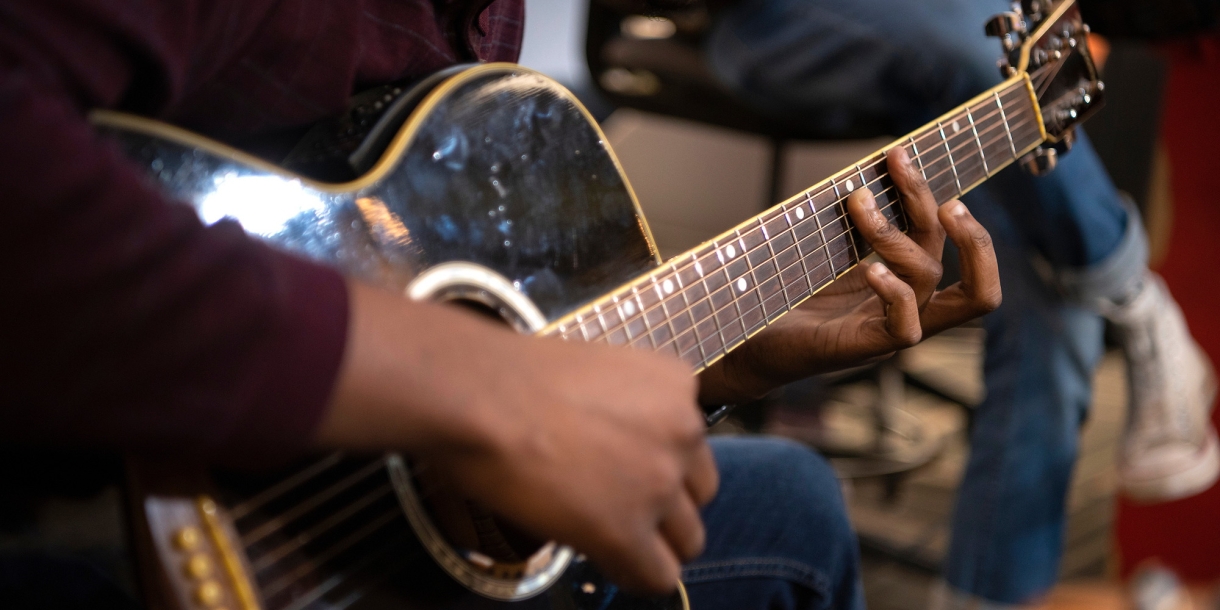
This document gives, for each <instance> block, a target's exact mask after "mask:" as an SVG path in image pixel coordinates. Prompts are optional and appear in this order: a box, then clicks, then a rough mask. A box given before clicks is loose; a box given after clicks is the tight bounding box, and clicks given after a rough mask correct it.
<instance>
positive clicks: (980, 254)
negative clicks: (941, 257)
mask: <svg viewBox="0 0 1220 610" xmlns="http://www.w3.org/2000/svg"><path fill="white" fill-rule="evenodd" d="M940 219H941V222H942V224H943V225H944V227H945V229H946V231H947V233H948V234H949V239H951V240H953V243H954V244H955V245H957V248H958V250H959V251H960V252H961V272H962V280H961V281H960V282H958V283H956V284H954V285H952V286H950V287H948V288H946V289H944V290H941V291H939V292H937V293H936V294H935V295H933V297H932V299H931V300H930V301H929V302H928V305H927V306H926V307H925V308H924V310H923V313H922V314H921V316H920V317H921V319H922V325H923V328H924V332H925V334H928V335H931V334H935V333H938V332H941V331H943V330H945V329H948V328H953V327H955V326H959V325H961V324H962V323H963V322H966V321H968V320H972V319H974V318H977V317H979V316H981V315H983V314H986V313H989V312H991V311H994V310H995V309H996V308H998V307H999V306H1000V302H1001V300H1002V298H1003V297H1002V292H1001V289H1000V273H999V265H998V263H997V262H996V256H995V248H994V246H993V245H992V243H991V235H990V234H988V233H987V230H986V229H984V228H983V225H981V224H979V222H978V220H976V219H975V218H974V216H973V215H972V214H971V213H970V210H968V209H966V206H965V204H963V203H962V202H960V201H957V200H954V201H951V202H949V203H947V204H945V205H944V206H943V207H942V208H941V210H940Z"/></svg>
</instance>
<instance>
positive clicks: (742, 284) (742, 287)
mask: <svg viewBox="0 0 1220 610" xmlns="http://www.w3.org/2000/svg"><path fill="white" fill-rule="evenodd" d="M746 286H747V284H746V278H744V277H743V278H739V279H738V280H737V289H738V290H740V291H741V292H745V291H746Z"/></svg>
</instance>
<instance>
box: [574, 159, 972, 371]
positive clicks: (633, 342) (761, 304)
mask: <svg viewBox="0 0 1220 610" xmlns="http://www.w3.org/2000/svg"><path fill="white" fill-rule="evenodd" d="M992 143H994V141H993V142H992ZM888 190H889V189H888V188H887V189H886V190H885V191H882V193H884V192H886V191H888ZM899 203H901V201H900V200H895V201H894V202H892V203H890V204H889V205H886V206H883V207H882V208H881V211H882V212H884V211H885V210H888V209H890V208H892V207H894V206H895V205H898V204H899ZM844 217H845V216H840V217H839V219H842V218H844ZM832 222H833V221H832ZM850 230H851V229H850V228H849V229H848V230H845V231H843V232H842V233H839V234H837V235H835V236H834V237H831V238H830V239H829V240H827V241H826V242H825V243H824V244H823V245H822V246H820V247H818V248H816V249H814V250H811V251H810V252H809V253H808V254H804V255H800V254H798V258H797V260H796V261H795V262H792V263H790V264H788V265H787V266H786V267H784V268H783V269H779V270H778V271H777V272H776V273H775V275H772V276H769V277H768V278H767V279H765V280H763V281H762V282H761V283H756V284H755V287H754V288H751V289H749V290H747V291H744V292H742V293H741V294H742V295H745V294H746V293H750V292H753V293H754V294H755V296H756V297H757V298H758V305H757V306H754V307H751V308H749V309H747V310H745V311H744V312H741V315H739V316H736V318H735V320H734V321H736V322H739V323H740V324H741V325H742V328H743V330H745V331H746V332H744V333H742V335H741V337H742V338H743V339H742V340H744V337H745V336H746V335H747V334H748V333H749V331H750V329H748V328H746V325H745V322H744V321H743V319H744V318H745V317H746V316H747V315H748V314H752V313H754V312H755V311H756V310H758V309H763V316H762V321H763V324H764V326H765V325H766V324H769V323H770V321H769V320H768V319H767V317H768V316H767V314H766V309H765V307H766V303H767V302H768V301H769V300H771V299H772V298H774V297H775V296H776V294H780V293H781V292H786V289H787V288H788V287H789V285H788V284H787V283H785V281H784V279H783V274H784V273H786V272H787V271H788V270H789V269H792V268H793V267H795V266H797V265H800V264H803V263H805V262H806V261H807V260H808V258H809V257H811V256H812V255H814V254H816V253H818V252H820V251H822V250H826V251H827V254H826V258H827V260H826V261H825V262H821V263H818V264H817V265H816V266H815V267H814V270H815V271H816V270H818V269H821V268H822V267H824V266H826V265H832V263H831V261H832V260H833V259H834V258H835V257H836V256H838V255H837V254H835V255H831V254H829V252H830V249H831V246H833V245H835V244H836V242H837V241H838V240H840V239H843V238H845V237H846V236H847V234H848V233H849V232H850ZM811 237H813V233H810V234H809V235H807V236H806V237H804V238H802V239H800V240H795V239H794V243H793V244H792V245H790V246H788V247H786V248H784V249H783V250H781V251H780V252H779V253H777V254H776V255H775V256H773V257H771V258H770V259H769V260H770V261H775V260H777V259H778V258H779V255H780V254H782V253H785V252H787V251H788V250H790V249H792V248H796V247H799V245H800V244H801V243H803V242H805V241H806V240H808V239H809V238H811ZM842 243H844V244H848V243H851V242H848V241H847V240H846V239H844V240H843V242H842ZM762 247H763V246H762V245H760V246H758V247H756V248H754V249H752V250H751V251H756V250H759V249H761V248H762ZM850 250H851V248H850V247H845V248H844V249H843V251H842V252H840V254H842V253H846V252H849V251H850ZM798 253H799V250H798ZM858 262H859V261H858V260H857V261H855V262H853V263H851V264H849V265H848V266H847V267H844V269H843V270H844V271H847V270H848V269H849V268H851V267H854V266H855V265H856V264H857V263H858ZM774 266H775V267H776V268H777V269H778V267H779V265H774ZM832 268H833V265H832ZM747 273H753V269H751V270H750V271H748V272H747ZM726 276H727V274H726ZM739 277H744V275H742V276H739ZM801 277H802V278H803V279H805V280H806V283H807V284H808V285H809V286H810V292H812V290H813V289H814V288H813V282H810V281H808V277H809V276H808V275H802V276H801ZM776 278H778V279H779V282H780V284H781V285H782V286H783V287H782V288H781V289H780V291H779V292H775V293H772V294H770V295H768V296H766V297H763V296H761V294H760V293H759V289H760V288H761V287H762V285H764V284H766V283H767V282H770V281H771V280H772V279H776ZM832 279H833V277H829V278H825V279H823V280H821V281H819V285H821V284H823V283H826V282H827V280H832ZM731 284H732V280H731V279H729V280H728V283H726V284H725V285H723V286H721V287H718V288H716V289H714V290H710V291H709V294H707V295H705V296H703V297H700V298H699V299H697V300H696V301H695V305H691V306H688V307H685V308H682V309H679V310H677V311H676V312H675V313H674V314H672V315H671V317H672V316H677V315H680V314H682V313H687V312H689V311H691V310H692V309H693V308H694V307H696V306H697V305H698V304H699V303H701V302H703V301H704V300H709V301H710V300H711V298H712V295H714V294H719V293H721V292H722V291H724V290H727V289H731V287H732V286H731ZM794 287H797V288H799V284H797V285H796V286H794ZM797 294H798V296H797V297H796V299H794V300H799V299H803V298H805V297H806V296H807V294H806V292H805V291H804V290H801V291H799V292H798V293H797ZM740 301H741V297H740V296H739V297H737V298H736V299H735V300H734V301H731V302H730V303H729V304H727V305H725V306H723V307H720V308H719V309H716V308H715V305H714V303H712V306H711V307H710V308H711V309H712V310H713V311H712V312H711V314H709V315H707V316H704V317H703V318H700V319H699V320H697V321H696V320H694V316H693V315H691V316H690V317H691V319H692V324H691V326H690V327H689V328H686V329H684V330H682V331H681V332H680V333H676V335H675V336H673V337H671V338H670V339H669V340H666V341H664V342H663V343H661V344H659V345H656V346H655V348H654V349H656V350H661V349H664V348H668V347H670V346H671V345H673V344H674V343H676V342H677V341H678V340H679V339H680V338H681V337H683V336H685V335H686V334H687V333H688V332H691V330H692V329H695V328H696V327H697V326H698V325H699V324H702V323H703V322H706V321H707V320H710V319H712V318H716V317H717V316H718V315H719V314H720V313H721V312H723V311H725V310H728V309H730V308H731V307H734V306H737V304H738V303H740ZM662 304H663V303H658V305H662ZM782 308H783V309H784V310H785V311H788V310H791V305H790V304H789V303H785V304H784V305H783V306H782ZM652 310H655V307H653V308H650V311H652ZM776 311H777V312H778V311H779V310H778V309H777V310H776ZM716 325H717V327H719V320H717V323H716ZM606 334H609V333H606ZM651 334H652V331H651V329H650V330H649V331H648V332H646V333H642V334H640V335H639V336H637V337H634V338H632V339H630V343H629V345H630V346H631V347H637V346H640V347H646V348H647V347H650V346H649V345H648V344H647V343H645V342H644V339H648V338H649V335H651ZM695 336H696V344H695V346H694V348H692V349H699V350H700V351H701V352H702V351H703V348H704V347H705V346H704V343H705V341H706V340H707V339H710V338H718V336H719V338H720V339H721V345H720V347H713V348H712V352H713V353H715V352H716V351H717V350H724V349H725V348H727V347H728V346H729V344H730V343H731V342H730V341H726V340H724V339H723V337H722V333H721V332H720V331H717V335H709V336H708V337H704V338H699V336H698V331H697V330H695ZM598 340H602V337H598V338H595V339H593V341H598ZM736 340H737V338H736V337H735V338H734V341H736ZM649 343H651V339H649ZM712 345H713V346H714V345H715V344H714V343H713V344H712ZM675 351H677V350H675ZM689 352H690V350H689V349H688V350H687V353H689ZM678 355H679V357H681V358H683V359H685V353H679V354H678ZM704 360H706V359H704Z"/></svg>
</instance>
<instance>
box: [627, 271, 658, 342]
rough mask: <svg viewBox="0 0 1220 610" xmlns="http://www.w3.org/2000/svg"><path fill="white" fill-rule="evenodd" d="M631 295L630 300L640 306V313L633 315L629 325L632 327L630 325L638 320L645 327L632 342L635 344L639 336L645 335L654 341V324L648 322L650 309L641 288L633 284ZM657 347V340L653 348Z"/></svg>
mask: <svg viewBox="0 0 1220 610" xmlns="http://www.w3.org/2000/svg"><path fill="white" fill-rule="evenodd" d="M631 295H632V296H631V301H630V302H632V303H635V304H636V305H637V306H639V309H640V315H639V316H638V317H632V319H631V321H630V322H629V323H628V326H629V327H630V325H632V324H634V323H636V322H639V323H640V325H642V326H643V327H644V329H643V330H642V331H640V332H639V333H637V334H636V336H635V337H632V339H631V344H632V345H635V342H636V339H638V338H639V337H644V336H646V337H648V340H649V341H652V326H651V325H650V324H649V323H648V316H647V313H648V310H647V308H646V307H644V302H643V300H642V299H641V298H640V291H639V289H638V288H636V287H635V286H632V287H631ZM656 348H657V344H656V342H653V343H652V349H656Z"/></svg>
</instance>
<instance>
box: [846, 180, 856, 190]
mask: <svg viewBox="0 0 1220 610" xmlns="http://www.w3.org/2000/svg"><path fill="white" fill-rule="evenodd" d="M854 190H856V184H855V183H854V182H852V181H851V178H848V179H847V192H849V193H850V192H852V191H854Z"/></svg>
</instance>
